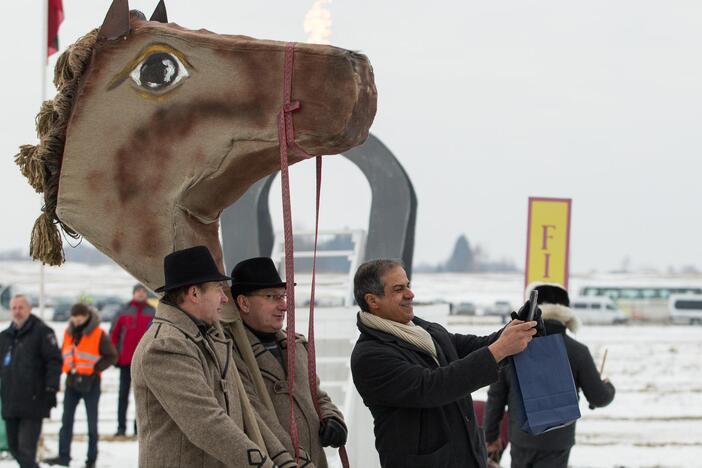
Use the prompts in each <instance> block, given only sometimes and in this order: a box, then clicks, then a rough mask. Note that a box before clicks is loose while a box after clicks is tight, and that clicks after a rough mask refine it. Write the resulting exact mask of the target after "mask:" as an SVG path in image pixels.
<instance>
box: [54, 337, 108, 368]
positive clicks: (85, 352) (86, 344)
mask: <svg viewBox="0 0 702 468" xmlns="http://www.w3.org/2000/svg"><path fill="white" fill-rule="evenodd" d="M103 333H104V332H103V330H102V328H100V327H99V326H98V327H95V330H93V331H92V332H90V334H88V335H83V337H82V338H81V339H80V341H79V342H78V346H76V345H75V344H74V343H73V335H71V334H70V333H68V329H66V331H65V332H64V334H63V345H62V346H61V354H62V355H63V372H64V373H66V374H68V373H71V372H76V373H78V374H83V375H92V374H93V372H94V369H95V364H96V363H97V362H98V361H99V360H100V339H101V338H102V334H103ZM100 374H101V373H100Z"/></svg>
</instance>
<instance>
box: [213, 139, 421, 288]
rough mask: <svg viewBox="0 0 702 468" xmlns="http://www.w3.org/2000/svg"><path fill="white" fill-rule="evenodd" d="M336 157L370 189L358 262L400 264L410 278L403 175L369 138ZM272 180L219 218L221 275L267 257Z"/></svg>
mask: <svg viewBox="0 0 702 468" xmlns="http://www.w3.org/2000/svg"><path fill="white" fill-rule="evenodd" d="M342 156H343V157H345V158H346V159H348V160H349V161H351V162H352V163H354V164H355V165H356V166H357V167H358V168H359V169H360V170H361V172H363V175H364V176H365V177H366V180H368V183H369V185H370V187H371V210H370V219H369V222H368V236H367V239H366V248H365V252H364V255H363V258H364V261H366V260H371V259H374V258H394V259H400V260H402V262H403V263H404V265H405V270H406V271H407V275H408V277H411V275H412V259H413V255H414V231H415V224H416V219H417V196H416V194H415V192H414V187H413V186H412V182H411V180H410V178H409V176H408V175H407V172H406V171H405V170H404V168H403V167H402V165H401V164H400V163H399V161H398V160H397V158H395V156H394V155H393V154H392V152H391V151H390V150H389V149H388V148H387V147H386V146H385V145H384V144H383V143H382V142H381V141H380V140H379V139H378V138H377V137H376V136H374V135H373V134H369V135H368V139H367V140H366V142H365V143H363V144H362V145H361V146H358V147H356V148H353V149H351V150H349V151H347V152H345V153H343V154H342ZM275 176H276V174H272V175H270V176H268V177H265V178H263V179H261V180H259V181H258V182H256V183H255V184H254V185H252V186H251V187H250V188H249V189H248V191H247V192H246V194H244V196H243V197H241V198H240V199H239V200H238V201H237V202H236V203H234V204H233V205H231V206H229V207H228V208H227V209H225V210H224V212H223V213H222V216H221V223H222V245H223V251H224V262H225V266H226V268H227V270H229V269H231V268H233V267H234V265H236V264H237V263H238V262H240V261H241V260H245V259H247V258H251V257H260V256H264V257H266V256H270V255H271V252H272V250H273V242H274V232H273V222H272V220H271V214H270V211H269V209H268V197H269V194H270V188H271V185H272V184H273V180H274V179H275Z"/></svg>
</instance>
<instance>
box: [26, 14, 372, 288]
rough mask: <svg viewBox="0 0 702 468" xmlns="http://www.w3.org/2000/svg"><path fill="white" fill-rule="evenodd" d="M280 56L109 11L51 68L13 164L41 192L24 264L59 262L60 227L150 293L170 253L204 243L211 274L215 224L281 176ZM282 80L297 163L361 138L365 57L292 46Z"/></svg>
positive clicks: (368, 81)
mask: <svg viewBox="0 0 702 468" xmlns="http://www.w3.org/2000/svg"><path fill="white" fill-rule="evenodd" d="M285 52H286V45H285V43H281V42H274V41H265V40H256V39H252V38H250V37H245V36H230V35H220V34H214V33H212V32H209V31H206V30H198V31H192V30H188V29H185V28H182V27H180V26H178V25H176V24H173V23H168V22H167V20H166V14H165V8H164V6H163V3H162V1H161V3H159V5H158V7H157V8H156V11H155V12H154V14H153V16H152V17H151V20H148V21H147V20H146V18H145V17H144V15H142V14H141V13H139V12H134V11H132V12H131V13H130V11H129V6H128V2H127V0H114V1H113V3H112V6H111V7H110V10H109V11H108V13H107V16H106V18H105V21H104V23H103V24H102V26H101V27H100V29H98V30H94V31H92V32H90V33H89V34H87V35H86V36H85V37H83V38H82V39H80V40H79V41H77V42H76V43H75V44H73V45H72V46H70V47H69V48H68V50H67V51H66V52H64V53H63V55H62V56H61V57H60V58H59V60H58V63H57V65H56V74H55V77H54V83H55V85H56V87H57V90H58V93H57V96H56V98H55V99H54V100H53V101H47V102H46V103H44V105H43V106H42V109H41V111H40V113H39V115H38V116H37V131H38V133H39V137H40V139H41V142H40V144H39V145H37V146H29V145H26V146H23V147H22V148H21V151H20V154H19V155H18V156H17V162H18V164H19V165H20V167H21V168H22V172H23V173H24V174H25V175H26V176H27V177H28V178H29V180H30V183H31V184H32V186H33V187H34V188H35V189H36V190H37V191H38V192H43V193H44V200H45V205H44V208H43V211H44V213H43V214H42V215H41V217H40V218H39V220H37V223H36V224H35V227H34V230H33V232H32V243H31V249H30V250H31V253H32V256H33V257H34V258H37V259H39V260H41V261H43V262H45V263H48V264H60V263H61V262H62V261H63V253H62V249H61V238H60V235H59V231H58V227H61V228H62V229H63V230H64V232H66V233H67V234H69V235H76V236H77V235H82V236H83V237H85V238H86V239H87V240H89V241H90V242H91V243H92V244H93V245H94V246H96V247H97V248H98V249H99V250H101V251H102V252H104V253H105V254H107V255H108V256H109V257H111V258H112V259H113V260H115V261H116V262H117V263H118V264H120V265H121V266H122V267H124V268H125V269H126V270H127V271H129V272H130V273H131V274H132V275H134V276H135V277H136V278H137V279H138V280H140V281H142V282H144V283H145V284H147V285H148V286H149V287H151V288H152V289H153V288H156V287H158V286H160V285H161V284H162V283H163V271H162V260H163V257H164V256H165V255H166V254H168V253H170V252H172V251H174V250H177V249H181V248H185V247H189V246H193V245H198V244H204V245H207V246H208V247H209V248H210V250H211V252H212V253H213V255H214V257H215V258H216V259H217V261H218V262H219V264H220V266H222V251H221V247H220V242H219V216H220V213H221V212H222V210H223V209H224V208H226V207H227V206H229V205H230V204H232V203H233V202H234V201H235V200H237V199H238V198H239V197H240V196H241V195H242V194H244V192H246V190H247V189H248V188H249V186H250V185H252V184H253V183H254V182H256V181H257V180H258V179H260V178H262V177H264V176H266V175H269V174H271V173H273V172H274V171H276V170H278V169H279V168H280V160H279V153H278V135H277V116H278V113H279V112H280V110H281V107H282V103H283V87H284V86H283V76H284V60H285ZM292 73H293V77H294V78H293V81H292V97H293V99H294V100H296V101H300V103H301V108H300V109H299V111H298V112H296V113H295V114H294V126H295V133H296V142H297V144H298V145H299V146H300V147H301V148H302V149H304V151H305V152H307V153H309V154H315V155H324V154H338V153H342V152H344V151H347V150H348V149H350V148H352V147H354V146H356V145H359V144H361V143H363V142H364V141H365V139H366V137H367V135H368V130H369V127H370V125H371V123H372V121H373V118H374V116H375V110H376V90H375V85H374V81H373V71H372V68H371V66H370V63H369V62H368V59H367V58H366V57H365V56H363V55H361V54H359V53H356V52H351V51H347V50H343V49H339V48H336V47H331V46H324V45H312V44H300V45H297V46H296V48H295V49H294V68H293V69H292ZM306 157H308V155H305V154H302V153H299V154H298V153H292V154H291V155H290V162H291V163H295V162H298V161H300V160H302V159H304V158H306ZM250 221H251V220H245V219H244V220H241V222H244V223H246V222H250Z"/></svg>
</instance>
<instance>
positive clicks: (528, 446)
mask: <svg viewBox="0 0 702 468" xmlns="http://www.w3.org/2000/svg"><path fill="white" fill-rule="evenodd" d="M533 289H536V290H537V291H538V292H539V296H538V299H537V302H538V303H539V308H540V309H541V311H542V315H541V316H542V318H543V320H544V325H545V327H546V334H547V335H552V334H554V333H560V334H561V335H563V341H564V342H565V347H566V352H567V353H568V361H570V368H571V370H572V371H573V380H574V381H575V387H576V389H577V391H580V390H582V391H583V393H584V394H585V398H587V401H588V402H589V403H590V408H592V409H594V408H597V407H603V406H607V405H608V404H610V403H611V402H612V400H613V399H614V385H612V383H611V382H610V381H609V380H608V379H606V378H602V376H600V373H599V372H598V370H597V367H596V366H595V362H594V361H593V359H592V356H591V355H590V351H589V350H588V349H587V346H585V345H584V344H582V343H580V342H578V341H576V340H574V339H573V338H572V337H570V336H569V335H568V334H566V329H568V330H570V331H571V332H572V333H575V332H576V331H577V330H578V327H579V325H580V322H579V320H578V317H577V316H576V315H575V311H574V310H573V309H571V308H570V299H569V297H568V292H567V291H566V290H565V289H564V288H563V287H562V286H561V285H559V284H554V283H534V284H532V285H530V286H529V287H528V288H527V291H526V295H527V296H529V293H530V292H531V291H532V290H533ZM509 371H510V369H507V368H503V369H502V370H501V371H500V376H499V379H498V381H497V382H495V383H494V384H492V385H490V388H489V390H488V399H487V403H486V406H485V440H486V444H487V450H488V453H491V454H492V453H499V452H500V451H501V450H503V449H504V447H503V445H502V443H501V442H500V440H499V438H498V435H499V424H500V420H501V419H502V415H503V413H504V410H505V405H509V406H511V405H517V404H518V403H517V401H518V400H517V399H516V398H517V395H516V394H515V392H516V389H514V387H515V385H516V383H515V382H513V381H512V373H511V372H509ZM514 414H515V412H514V411H510V412H509V415H510V421H509V441H510V445H511V449H510V456H511V459H512V468H522V467H524V468H526V467H529V468H565V467H567V466H568V458H569V456H570V449H571V448H572V447H573V445H575V424H571V425H569V426H566V427H563V428H560V429H554V430H551V431H549V432H546V433H544V434H539V435H531V434H527V433H526V432H523V431H522V430H520V429H519V423H518V422H517V420H516V416H514Z"/></svg>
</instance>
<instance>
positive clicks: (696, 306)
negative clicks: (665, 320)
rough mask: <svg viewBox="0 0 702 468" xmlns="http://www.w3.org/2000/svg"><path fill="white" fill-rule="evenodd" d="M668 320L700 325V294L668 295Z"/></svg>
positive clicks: (701, 321)
mask: <svg viewBox="0 0 702 468" xmlns="http://www.w3.org/2000/svg"><path fill="white" fill-rule="evenodd" d="M669 305H670V321H671V322H672V323H689V324H690V325H694V324H698V325H702V295H700V294H674V295H672V296H670V301H669Z"/></svg>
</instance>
